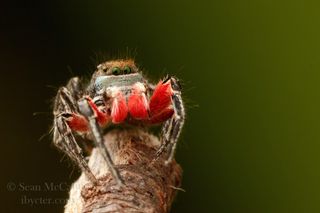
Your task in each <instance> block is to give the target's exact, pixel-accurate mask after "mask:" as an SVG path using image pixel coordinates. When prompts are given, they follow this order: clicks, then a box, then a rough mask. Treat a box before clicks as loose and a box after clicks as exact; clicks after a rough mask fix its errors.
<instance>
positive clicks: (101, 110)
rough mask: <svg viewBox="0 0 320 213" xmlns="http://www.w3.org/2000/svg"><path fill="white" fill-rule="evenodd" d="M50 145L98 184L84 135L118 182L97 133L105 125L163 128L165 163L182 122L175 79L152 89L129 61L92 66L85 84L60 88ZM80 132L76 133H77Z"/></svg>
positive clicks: (171, 154)
mask: <svg viewBox="0 0 320 213" xmlns="http://www.w3.org/2000/svg"><path fill="white" fill-rule="evenodd" d="M53 115H54V124H53V125H54V126H53V142H54V144H55V146H57V147H58V148H59V149H60V150H62V151H63V152H65V153H66V154H67V155H68V156H69V157H70V158H71V159H72V160H73V161H75V163H76V164H77V165H78V166H79V167H80V168H81V169H82V171H83V172H85V174H86V176H87V177H88V179H89V180H90V181H91V182H93V183H94V184H97V183H98V181H97V179H96V177H95V176H94V175H93V173H92V172H91V170H90V168H89V167H88V164H87V161H86V160H85V158H84V156H83V154H82V149H81V148H80V146H79V145H78V143H77V141H76V136H77V137H78V136H79V135H80V136H81V137H86V136H85V135H86V134H85V133H89V134H90V135H91V137H92V138H93V141H94V144H95V146H96V147H98V148H99V150H100V151H101V153H102V156H103V158H104V159H105V161H106V163H107V165H108V168H109V170H110V172H111V174H112V176H113V178H114V179H115V180H116V181H117V183H118V184H120V185H121V184H122V183H123V181H122V179H121V177H120V175H119V172H118V171H117V169H116V168H115V166H114V164H113V161H112V159H111V157H110V153H109V152H108V150H107V148H106V146H105V145H104V141H103V133H102V128H104V127H106V126H108V125H110V124H115V125H117V124H121V123H126V124H131V125H135V124H136V123H140V124H143V125H145V126H148V125H155V124H162V123H163V126H162V130H161V137H160V140H161V146H160V148H159V150H158V151H157V153H156V155H155V159H157V158H158V157H159V156H160V155H161V154H162V153H163V152H164V150H165V149H167V150H168V158H167V161H166V163H170V162H171V161H172V159H173V157H174V153H175V149H176V145H177V140H178V137H179V134H180V132H181V129H182V126H183V123H184V117H185V112H184V107H183V102H182V98H181V87H180V85H179V82H178V80H177V79H176V78H174V77H166V78H165V79H163V80H160V82H159V83H158V84H157V85H156V86H154V85H152V84H150V83H148V81H147V80H146V79H145V78H144V77H143V75H142V73H141V72H140V71H139V69H138V68H137V66H136V65H135V63H134V61H133V60H114V61H107V62H105V63H102V64H100V65H98V66H97V70H96V71H95V72H94V73H93V75H92V78H91V81H90V83H89V85H87V86H86V87H83V85H82V82H81V81H80V79H79V78H78V77H74V78H71V79H70V80H69V82H68V84H67V85H66V86H65V87H61V88H60V89H59V90H58V93H57V95H56V98H55V102H54V109H53ZM77 133H80V134H77Z"/></svg>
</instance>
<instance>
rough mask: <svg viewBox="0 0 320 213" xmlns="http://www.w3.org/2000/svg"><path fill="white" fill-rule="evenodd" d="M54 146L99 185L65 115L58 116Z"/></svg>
mask: <svg viewBox="0 0 320 213" xmlns="http://www.w3.org/2000/svg"><path fill="white" fill-rule="evenodd" d="M54 125H55V129H54V139H53V142H54V144H55V145H56V146H57V147H58V148H59V149H60V150H61V151H63V152H65V153H66V154H67V155H68V156H69V157H70V158H71V159H72V160H73V161H74V162H75V163H77V165H78V166H79V167H80V168H81V170H82V171H83V172H84V173H85V174H86V176H87V177H88V179H89V180H90V181H91V182H92V183H94V184H95V185H96V184H98V181H97V179H96V178H95V176H94V175H93V173H92V172H91V170H90V168H89V166H88V164H87V162H86V161H85V158H84V156H83V155H82V152H81V148H80V147H79V145H78V144H77V142H76V140H75V138H74V136H73V133H72V131H71V129H70V127H69V126H68V124H67V123H66V121H65V119H64V117H63V115H60V116H57V118H56V119H55V121H54Z"/></svg>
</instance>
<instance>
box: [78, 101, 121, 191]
mask: <svg viewBox="0 0 320 213" xmlns="http://www.w3.org/2000/svg"><path fill="white" fill-rule="evenodd" d="M90 101H91V100H89V99H88V98H83V99H81V100H80V101H79V102H78V104H79V110H80V113H81V114H82V115H84V116H85V117H86V118H87V119H88V122H89V127H90V129H91V132H92V135H93V138H94V142H95V144H96V146H97V147H98V148H99V150H100V152H101V154H102V156H103V158H104V159H105V161H106V162H107V165H108V168H109V170H110V172H111V174H112V176H113V178H114V179H115V180H116V181H117V183H118V185H120V186H121V185H123V181H122V179H121V177H120V174H119V172H118V170H117V169H116V168H115V165H114V163H113V161H112V159H111V155H110V153H109V151H108V149H107V147H106V146H105V144H104V139H103V134H102V130H101V128H100V126H99V123H98V120H97V115H96V113H95V111H94V109H93V107H92V104H90Z"/></svg>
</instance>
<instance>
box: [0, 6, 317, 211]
mask: <svg viewBox="0 0 320 213" xmlns="http://www.w3.org/2000/svg"><path fill="white" fill-rule="evenodd" d="M34 5H35V4H31V3H29V4H28V3H20V4H18V3H17V4H16V5H13V3H11V5H8V6H7V5H3V6H1V11H0V12H1V13H0V14H1V15H0V18H1V20H0V23H1V26H0V72H1V84H0V85H1V87H2V88H1V100H2V101H1V105H0V106H1V111H0V113H1V124H0V126H1V136H2V138H1V155H0V156H1V169H2V171H1V201H2V202H1V205H0V206H1V207H0V208H1V212H62V210H63V205H62V204H58V203H56V204H40V203H37V204H34V205H33V206H31V204H30V203H26V199H31V200H36V199H38V198H51V199H65V198H67V196H68V192H67V190H66V184H67V185H68V184H71V183H72V182H73V181H74V180H75V179H76V178H77V177H78V175H79V173H78V172H77V170H75V169H73V167H72V166H71V165H70V163H68V161H67V160H62V161H61V159H62V154H60V153H59V152H57V151H56V150H55V149H54V148H53V147H52V145H50V144H51V139H50V136H46V137H44V138H43V139H42V140H40V141H39V138H40V137H41V136H42V135H44V134H46V133H47V132H48V130H49V128H50V125H51V120H52V116H51V99H52V98H53V97H54V95H55V93H56V89H57V88H58V87H59V86H61V85H63V84H65V83H66V81H67V80H68V79H69V78H70V77H71V76H74V75H80V76H83V75H86V76H88V75H90V73H91V72H92V71H93V70H94V63H93V62H92V58H93V59H94V58H96V54H97V53H100V52H105V53H109V54H111V55H115V56H117V54H118V53H119V52H120V53H123V52H126V50H127V49H129V50H131V52H133V53H135V52H136V54H134V55H135V58H136V61H137V63H138V64H139V65H140V66H141V67H143V68H144V69H145V70H147V73H148V76H150V77H151V79H153V80H155V81H157V80H158V79H159V78H161V77H162V76H164V75H165V74H166V73H170V74H172V75H176V76H177V77H179V78H181V79H182V81H183V85H184V95H185V100H186V105H187V113H188V114H187V121H186V125H185V128H184V132H183V135H182V137H181V140H180V143H179V147H178V153H177V160H178V161H179V162H180V163H181V165H182V167H183V169H184V177H183V185H182V187H183V188H184V189H185V190H186V192H179V194H178V197H177V199H176V200H175V203H174V206H173V211H172V212H246V213H248V212H319V211H320V181H319V180H320V172H319V170H320V155H319V153H320V145H319V142H320V134H319V128H320V113H319V111H320V101H319V100H320V95H319V94H320V93H319V91H320V84H319V81H320V60H319V59H320V42H319V40H320V30H319V29H320V15H319V9H320V4H319V3H318V2H317V1H314V2H312V1H295V0H293V1H254V0H252V1H250V0H249V1H204V0H203V1H201V0H200V1H105V2H104V3H93V2H91V1H90V2H89V1H88V2H87V3H86V2H84V1H83V2H80V1H68V2H64V1H55V3H44V2H41V3H39V4H37V6H34ZM68 67H69V68H68ZM70 70H71V71H70ZM34 112H43V113H40V114H39V115H36V116H33V113H34ZM46 183H47V184H55V185H59V184H62V188H61V187H60V188H59V187H58V189H57V190H53V189H50V190H47V191H46V190H45V189H44V185H45V184H46ZM37 186H40V188H39V187H38V188H37ZM29 202H31V201H29ZM38 202H40V201H38Z"/></svg>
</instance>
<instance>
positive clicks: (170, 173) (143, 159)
mask: <svg viewBox="0 0 320 213" xmlns="http://www.w3.org/2000/svg"><path fill="white" fill-rule="evenodd" d="M105 143H106V146H107V148H108V149H109V150H110V152H111V155H112V158H113V160H114V163H115V165H116V168H117V169H118V170H119V172H120V175H121V177H122V179H123V181H124V183H125V184H124V185H123V186H121V187H119V186H118V185H117V183H116V182H115V181H114V180H113V178H112V176H111V174H110V173H108V169H107V168H106V163H105V162H104V160H103V158H102V156H101V155H100V152H99V150H97V149H94V150H93V152H92V154H91V156H90V160H89V167H90V168H91V170H92V171H93V173H94V174H95V176H96V177H97V178H98V180H99V183H100V184H99V185H98V186H94V185H93V184H91V183H90V182H88V180H87V179H86V177H85V175H84V174H82V175H81V176H80V178H79V179H78V180H77V181H76V182H75V183H74V184H73V185H72V187H71V190H70V197H69V201H68V203H67V205H66V206H65V212H66V213H75V212H96V213H102V212H106V213H107V212H129V213H130V212H148V213H149V212H150V213H151V212H152V213H166V212H169V211H170V207H171V204H172V202H173V200H174V197H175V195H176V192H177V191H178V190H179V189H180V188H179V187H180V185H181V179H182V169H181V167H180V166H179V165H178V164H177V163H176V162H175V161H173V162H172V163H170V164H169V165H167V166H166V165H165V158H164V157H160V158H159V159H158V160H157V161H155V162H153V163H151V162H152V159H153V158H154V156H155V152H156V150H157V149H158V147H159V145H160V142H159V140H158V138H157V137H155V136H153V135H151V134H149V133H147V132H144V131H141V130H114V131H111V132H109V133H108V134H107V135H106V136H105Z"/></svg>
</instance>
